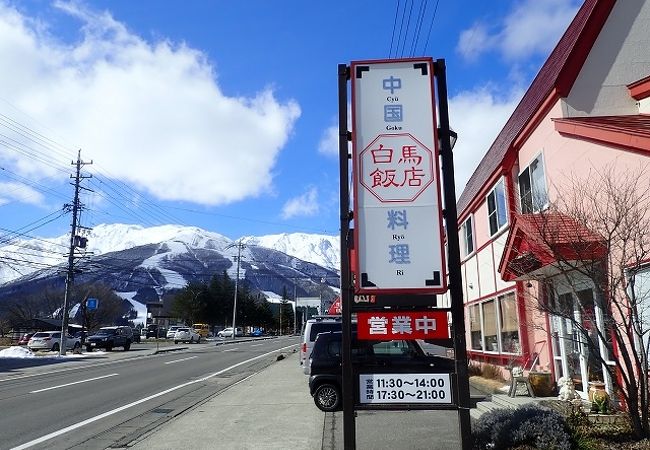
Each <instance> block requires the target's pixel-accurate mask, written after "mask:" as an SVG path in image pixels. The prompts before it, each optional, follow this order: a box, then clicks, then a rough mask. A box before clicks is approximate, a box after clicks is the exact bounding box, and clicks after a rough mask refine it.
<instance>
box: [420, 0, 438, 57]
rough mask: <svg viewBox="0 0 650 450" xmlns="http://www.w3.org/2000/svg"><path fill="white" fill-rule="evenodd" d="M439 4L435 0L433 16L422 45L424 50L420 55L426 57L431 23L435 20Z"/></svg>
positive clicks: (431, 27)
mask: <svg viewBox="0 0 650 450" xmlns="http://www.w3.org/2000/svg"><path fill="white" fill-rule="evenodd" d="M439 3H440V0H436V6H435V8H434V9H433V16H432V17H431V23H430V24H429V31H428V32H427V40H426V41H425V43H424V49H423V50H422V54H423V55H426V53H427V47H428V46H429V38H430V37H431V30H432V29H433V22H434V21H435V20H436V14H437V12H438V4H439Z"/></svg>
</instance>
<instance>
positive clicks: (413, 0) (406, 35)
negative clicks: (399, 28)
mask: <svg viewBox="0 0 650 450" xmlns="http://www.w3.org/2000/svg"><path fill="white" fill-rule="evenodd" d="M407 1H408V0H407ZM410 3H411V6H410V7H409V15H408V18H407V20H406V30H404V40H403V41H402V51H401V52H400V56H401V57H402V58H403V57H404V47H406V39H407V38H408V32H409V27H410V25H411V15H412V14H413V4H414V3H415V0H411V2H410Z"/></svg>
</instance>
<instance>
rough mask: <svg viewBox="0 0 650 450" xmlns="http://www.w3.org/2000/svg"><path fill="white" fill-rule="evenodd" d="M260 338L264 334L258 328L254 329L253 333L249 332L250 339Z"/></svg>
mask: <svg viewBox="0 0 650 450" xmlns="http://www.w3.org/2000/svg"><path fill="white" fill-rule="evenodd" d="M260 336H264V332H263V331H262V330H260V329H259V328H255V329H254V330H253V331H251V337H260Z"/></svg>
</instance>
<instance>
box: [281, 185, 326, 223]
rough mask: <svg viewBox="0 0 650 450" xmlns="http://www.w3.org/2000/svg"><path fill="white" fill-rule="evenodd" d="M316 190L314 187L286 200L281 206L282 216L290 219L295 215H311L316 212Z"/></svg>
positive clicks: (317, 208)
mask: <svg viewBox="0 0 650 450" xmlns="http://www.w3.org/2000/svg"><path fill="white" fill-rule="evenodd" d="M318 211H319V207H318V191H317V189H316V188H315V187H311V188H309V190H307V192H305V193H303V194H302V195H299V196H298V197H294V198H292V199H290V200H288V201H287V202H286V203H285V204H284V206H283V207H282V218H283V219H291V218H292V217H296V216H313V215H315V214H316V213H318Z"/></svg>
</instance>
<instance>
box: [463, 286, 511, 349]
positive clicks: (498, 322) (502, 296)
mask: <svg viewBox="0 0 650 450" xmlns="http://www.w3.org/2000/svg"><path fill="white" fill-rule="evenodd" d="M508 295H514V298H515V308H516V311H518V310H519V305H517V303H516V302H517V293H516V291H510V292H504V293H502V294H499V295H497V296H494V297H490V298H486V299H484V300H481V301H479V302H476V303H473V304H472V305H470V306H469V307H468V308H472V307H476V308H477V310H478V313H479V315H478V319H479V325H480V330H481V350H479V349H475V348H473V347H472V344H473V342H472V335H471V333H472V332H471V329H470V335H469V342H470V347H471V350H472V351H475V352H482V353H487V354H491V355H521V354H522V351H523V349H522V346H521V322H519V315H518V313H517V325H518V329H517V334H518V338H519V351H518V352H515V353H513V352H506V351H503V342H502V340H503V337H502V336H501V316H500V314H499V311H500V306H501V302H502V301H503V300H504V299H505V298H506V297H507V296H508ZM488 302H494V319H495V326H496V338H497V350H488V349H487V346H486V343H485V327H484V325H485V324H484V314H483V305H485V304H486V303H488ZM468 315H469V313H468Z"/></svg>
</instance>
